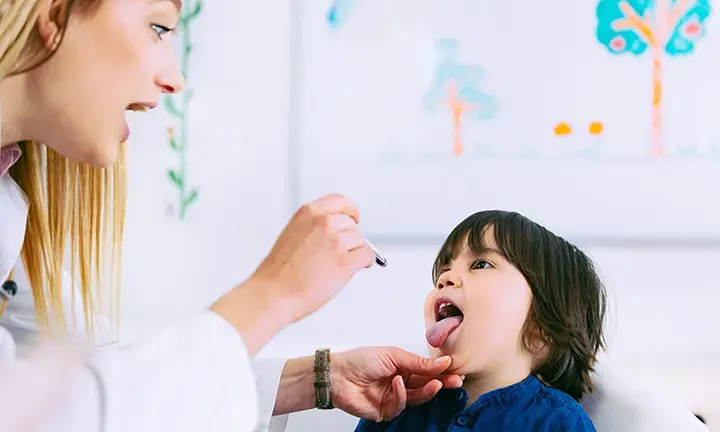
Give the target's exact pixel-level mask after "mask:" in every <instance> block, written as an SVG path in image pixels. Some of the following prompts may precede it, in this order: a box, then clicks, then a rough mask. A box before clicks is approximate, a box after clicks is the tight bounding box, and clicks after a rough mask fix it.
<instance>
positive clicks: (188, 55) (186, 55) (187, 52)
mask: <svg viewBox="0 0 720 432" xmlns="http://www.w3.org/2000/svg"><path fill="white" fill-rule="evenodd" d="M192 49H193V48H192V45H190V44H187V45H185V57H190V53H191V52H192Z"/></svg>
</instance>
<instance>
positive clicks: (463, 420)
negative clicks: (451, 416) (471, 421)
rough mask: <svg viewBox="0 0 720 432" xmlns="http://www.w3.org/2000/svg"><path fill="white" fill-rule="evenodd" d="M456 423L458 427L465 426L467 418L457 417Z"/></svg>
mask: <svg viewBox="0 0 720 432" xmlns="http://www.w3.org/2000/svg"><path fill="white" fill-rule="evenodd" d="M457 423H458V424H459V425H460V426H465V425H466V424H467V423H468V418H467V417H465V416H460V417H458V419H457Z"/></svg>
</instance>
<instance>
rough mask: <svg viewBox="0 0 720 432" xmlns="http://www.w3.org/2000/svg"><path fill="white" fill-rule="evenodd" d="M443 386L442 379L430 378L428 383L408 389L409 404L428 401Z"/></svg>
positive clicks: (420, 403) (419, 403)
mask: <svg viewBox="0 0 720 432" xmlns="http://www.w3.org/2000/svg"><path fill="white" fill-rule="evenodd" d="M441 388H442V383H441V382H440V380H437V379H434V380H430V381H429V382H428V383H427V384H425V385H424V386H422V387H420V388H416V389H408V391H407V404H408V405H411V406H412V405H422V404H424V403H426V402H428V401H429V400H430V399H432V398H433V397H435V395H436V394H437V393H438V392H439V391H440V389H441Z"/></svg>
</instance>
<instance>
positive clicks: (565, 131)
mask: <svg viewBox="0 0 720 432" xmlns="http://www.w3.org/2000/svg"><path fill="white" fill-rule="evenodd" d="M554 132H555V135H557V136H565V135H570V134H571V133H572V128H571V127H570V125H569V124H567V123H565V122H562V123H558V124H557V126H555V129H554Z"/></svg>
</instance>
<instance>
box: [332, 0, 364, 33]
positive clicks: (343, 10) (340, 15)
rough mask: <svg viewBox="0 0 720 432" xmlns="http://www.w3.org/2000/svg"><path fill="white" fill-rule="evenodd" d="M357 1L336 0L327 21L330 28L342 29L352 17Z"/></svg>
mask: <svg viewBox="0 0 720 432" xmlns="http://www.w3.org/2000/svg"><path fill="white" fill-rule="evenodd" d="M356 6H357V0H334V1H333V3H332V6H330V10H329V11H328V14H327V21H328V24H329V25H330V27H332V28H334V29H336V28H340V27H341V26H342V25H343V24H345V21H347V20H348V18H349V17H350V16H351V15H352V13H353V11H354V10H355V7H356Z"/></svg>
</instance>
